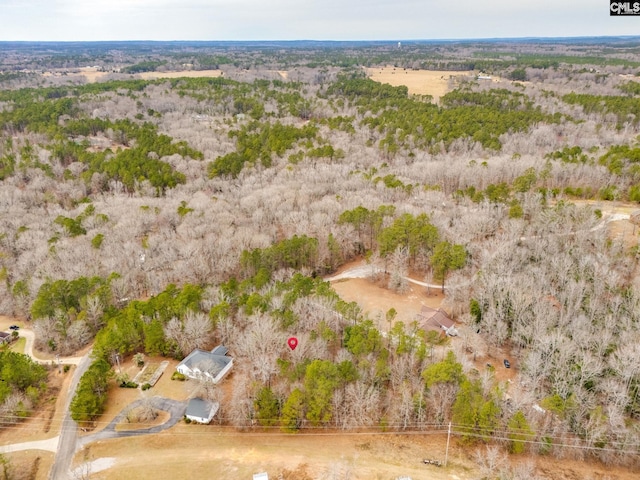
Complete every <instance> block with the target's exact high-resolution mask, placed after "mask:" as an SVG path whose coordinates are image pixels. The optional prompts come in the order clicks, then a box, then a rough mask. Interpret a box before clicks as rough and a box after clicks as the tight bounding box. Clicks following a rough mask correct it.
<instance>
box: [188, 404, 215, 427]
mask: <svg viewBox="0 0 640 480" xmlns="http://www.w3.org/2000/svg"><path fill="white" fill-rule="evenodd" d="M219 408H220V404H219V403H217V402H216V403H211V402H207V401H206V400H203V399H202V398H192V399H191V400H189V403H188V404H187V412H186V413H185V416H186V417H187V418H188V419H189V420H191V421H192V422H198V423H204V424H207V423H209V422H211V420H212V419H213V417H214V415H215V414H216V412H217V411H218V409H219Z"/></svg>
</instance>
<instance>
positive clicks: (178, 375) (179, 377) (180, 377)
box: [171, 372, 187, 382]
mask: <svg viewBox="0 0 640 480" xmlns="http://www.w3.org/2000/svg"><path fill="white" fill-rule="evenodd" d="M186 379H187V377H186V376H185V375H183V374H182V373H180V372H173V375H171V380H179V381H180V382H184V381H185V380H186Z"/></svg>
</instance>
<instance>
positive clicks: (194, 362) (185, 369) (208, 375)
mask: <svg viewBox="0 0 640 480" xmlns="http://www.w3.org/2000/svg"><path fill="white" fill-rule="evenodd" d="M227 352H228V349H227V348H226V347H224V346H222V345H219V346H217V347H216V348H214V349H213V350H212V351H210V352H209V351H207V350H201V349H199V348H196V349H195V350H194V351H193V352H191V353H190V354H189V355H187V356H186V357H185V359H184V360H182V361H181V362H180V363H179V364H178V366H177V367H176V370H178V372H180V373H181V374H183V375H185V376H187V377H189V378H193V379H195V380H205V381H209V382H213V383H218V382H219V381H220V380H222V377H224V376H225V375H226V374H227V373H228V372H229V370H231V367H232V366H233V358H231V357H229V356H228V355H227Z"/></svg>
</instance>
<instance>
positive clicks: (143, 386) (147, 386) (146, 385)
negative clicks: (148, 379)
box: [141, 383, 151, 390]
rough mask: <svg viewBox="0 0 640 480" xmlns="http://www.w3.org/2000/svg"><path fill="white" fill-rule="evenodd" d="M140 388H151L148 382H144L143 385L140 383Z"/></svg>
mask: <svg viewBox="0 0 640 480" xmlns="http://www.w3.org/2000/svg"><path fill="white" fill-rule="evenodd" d="M141 388H142V390H149V389H150V388H151V384H150V383H145V384H144V385H142V387H141Z"/></svg>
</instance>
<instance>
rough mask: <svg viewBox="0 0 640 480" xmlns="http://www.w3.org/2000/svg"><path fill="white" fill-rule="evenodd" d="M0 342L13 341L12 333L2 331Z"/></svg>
mask: <svg viewBox="0 0 640 480" xmlns="http://www.w3.org/2000/svg"><path fill="white" fill-rule="evenodd" d="M0 343H11V334H10V333H7V332H0Z"/></svg>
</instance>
